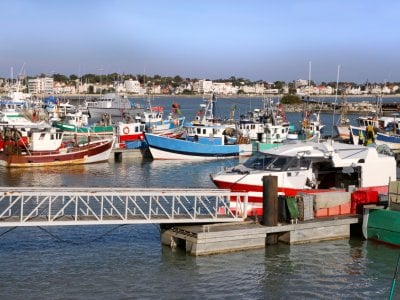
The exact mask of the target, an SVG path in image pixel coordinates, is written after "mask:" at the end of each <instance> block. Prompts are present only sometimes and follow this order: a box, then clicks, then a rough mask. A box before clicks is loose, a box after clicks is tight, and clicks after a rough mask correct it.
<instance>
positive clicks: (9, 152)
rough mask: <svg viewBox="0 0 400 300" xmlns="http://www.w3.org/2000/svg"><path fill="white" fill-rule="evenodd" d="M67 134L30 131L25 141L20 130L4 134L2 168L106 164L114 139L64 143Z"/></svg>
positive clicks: (0, 147) (0, 155)
mask: <svg viewBox="0 0 400 300" xmlns="http://www.w3.org/2000/svg"><path fill="white" fill-rule="evenodd" d="M63 138H64V132H62V131H57V130H56V129H55V128H51V129H44V130H31V131H30V132H29V133H28V136H27V138H22V137H21V135H20V133H19V132H18V130H17V129H14V128H11V129H7V130H5V131H4V133H3V134H2V136H1V138H0V165H1V166H4V167H42V166H60V165H77V164H88V163H96V162H102V161H107V160H108V158H109V156H110V153H111V150H112V147H113V144H114V137H109V138H107V139H97V140H93V141H92V140H91V138H90V136H89V137H88V138H87V140H86V141H84V142H82V141H81V142H78V140H77V139H75V140H71V141H69V142H66V141H64V139H63Z"/></svg>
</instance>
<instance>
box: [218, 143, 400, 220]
mask: <svg viewBox="0 0 400 300" xmlns="http://www.w3.org/2000/svg"><path fill="white" fill-rule="evenodd" d="M269 175H270V176H276V177H277V180H278V193H279V194H281V195H286V196H295V195H297V194H299V193H324V192H332V191H336V192H337V191H347V190H349V189H350V187H352V188H353V187H354V188H356V189H357V190H366V191H377V192H378V193H386V192H387V186H388V185H387V183H388V182H389V181H390V179H392V180H393V178H396V160H395V158H394V157H393V156H389V155H386V154H384V153H382V154H381V153H380V152H379V151H378V150H377V149H376V148H373V147H364V146H358V145H349V144H343V143H337V142H333V141H327V142H321V143H314V142H297V143H287V144H283V145H282V146H279V147H276V148H271V149H268V150H265V151H263V152H260V153H258V154H255V155H254V156H252V157H251V158H249V159H248V160H247V161H245V162H244V163H243V164H240V165H237V166H235V167H233V168H229V169H226V170H224V171H221V172H219V173H216V174H212V175H211V179H212V180H213V182H214V184H215V185H216V186H217V187H219V188H222V189H230V190H232V191H247V192H249V206H248V215H262V190H263V180H262V179H263V177H264V176H269Z"/></svg>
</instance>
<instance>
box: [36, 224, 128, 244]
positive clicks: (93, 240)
mask: <svg viewBox="0 0 400 300" xmlns="http://www.w3.org/2000/svg"><path fill="white" fill-rule="evenodd" d="M126 225H128V224H121V225H118V226H115V227H113V228H111V229H110V230H108V231H106V232H105V233H103V234H101V235H99V236H98V237H96V238H94V239H92V240H90V241H87V242H80V243H78V242H73V241H67V240H63V239H62V238H60V237H59V236H57V235H55V234H54V233H51V232H50V231H48V230H47V229H45V228H43V227H42V226H38V228H39V229H40V230H42V231H44V232H46V233H47V234H48V235H50V236H51V237H52V238H54V239H56V240H57V241H59V242H62V243H68V244H73V245H85V244H90V243H93V242H95V241H98V240H99V239H101V238H103V237H105V236H106V235H108V234H109V233H111V232H112V231H114V230H116V229H118V228H120V227H122V226H126Z"/></svg>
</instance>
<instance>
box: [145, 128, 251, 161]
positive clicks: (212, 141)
mask: <svg viewBox="0 0 400 300" xmlns="http://www.w3.org/2000/svg"><path fill="white" fill-rule="evenodd" d="M145 139H146V143H147V145H148V147H149V150H150V153H151V156H152V157H153V159H173V160H210V159H221V158H231V157H238V156H250V155H251V154H252V145H251V144H250V143H249V141H248V139H246V138H245V139H241V138H240V137H239V138H238V139H237V140H236V141H235V142H234V143H227V144H226V143H225V139H224V138H214V137H210V138H208V139H205V138H203V139H196V138H195V139H194V140H188V139H179V138H172V137H167V136H162V135H156V134H151V133H145Z"/></svg>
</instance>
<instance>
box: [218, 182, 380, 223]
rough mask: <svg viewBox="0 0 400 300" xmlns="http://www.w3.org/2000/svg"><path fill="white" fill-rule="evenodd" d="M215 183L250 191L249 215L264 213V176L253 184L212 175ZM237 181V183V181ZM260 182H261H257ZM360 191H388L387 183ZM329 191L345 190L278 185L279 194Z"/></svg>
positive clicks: (294, 194) (291, 195) (235, 189)
mask: <svg viewBox="0 0 400 300" xmlns="http://www.w3.org/2000/svg"><path fill="white" fill-rule="evenodd" d="M211 179H212V181H213V182H214V184H215V185H216V186H217V187H218V188H220V189H229V190H231V191H233V192H248V193H249V194H248V206H247V208H248V211H247V215H249V216H251V215H257V216H260V215H262V214H263V185H262V177H259V178H258V179H253V180H251V181H252V182H253V184H243V183H239V181H240V177H238V178H236V179H229V181H224V180H220V179H218V177H211ZM235 181H236V183H235ZM256 182H260V184H256ZM357 190H358V191H378V193H381V194H384V193H387V191H388V187H387V185H382V186H371V187H365V188H358V189H357ZM329 192H332V193H333V192H345V190H344V189H342V190H341V189H300V188H294V187H288V186H279V185H278V195H284V196H288V197H294V196H296V195H299V194H315V193H329Z"/></svg>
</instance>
